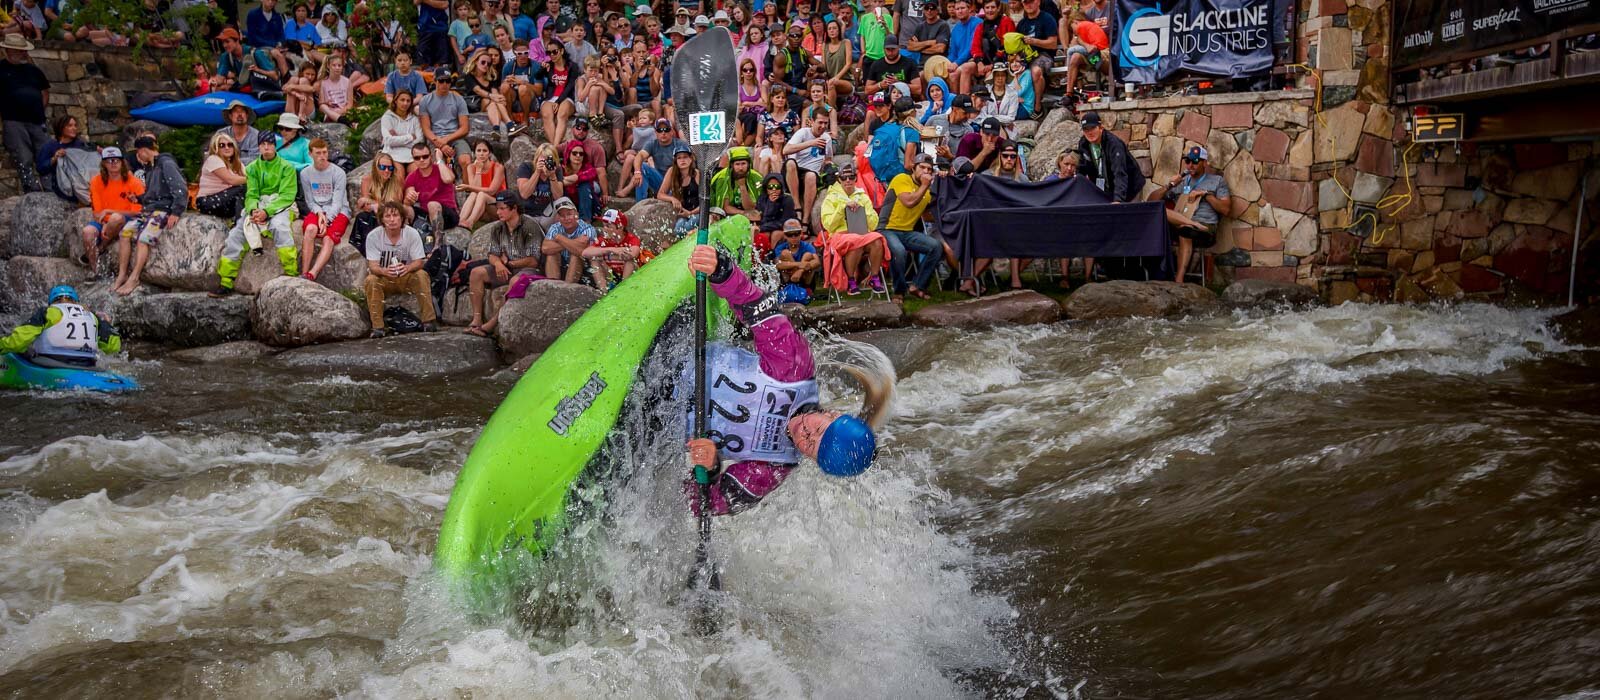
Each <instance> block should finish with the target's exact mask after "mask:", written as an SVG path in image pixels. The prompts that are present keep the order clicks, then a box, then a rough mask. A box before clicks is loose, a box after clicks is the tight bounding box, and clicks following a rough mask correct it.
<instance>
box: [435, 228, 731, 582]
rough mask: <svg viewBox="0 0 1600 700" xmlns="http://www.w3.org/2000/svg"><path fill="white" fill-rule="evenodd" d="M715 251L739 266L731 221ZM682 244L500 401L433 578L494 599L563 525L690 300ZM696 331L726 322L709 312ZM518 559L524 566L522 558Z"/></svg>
mask: <svg viewBox="0 0 1600 700" xmlns="http://www.w3.org/2000/svg"><path fill="white" fill-rule="evenodd" d="M711 241H712V243H713V244H715V245H720V246H722V247H723V248H725V249H727V250H729V251H731V252H733V253H734V254H735V258H734V259H736V260H745V259H748V257H749V254H750V253H749V251H750V248H751V241H750V222H749V220H748V219H746V218H744V217H742V216H736V217H732V218H730V219H726V220H724V221H722V222H719V223H718V225H716V226H713V227H712V230H711ZM693 249H694V240H693V239H691V238H686V239H684V240H682V241H679V242H678V243H677V244H675V245H673V246H672V247H670V248H668V249H667V250H666V251H664V252H662V253H661V255H659V256H657V257H656V258H655V259H654V260H652V261H650V263H649V264H647V265H644V266H643V267H641V268H639V270H638V271H637V272H635V273H634V274H633V275H632V276H631V277H629V278H628V279H626V280H624V281H623V282H622V283H621V284H619V285H617V287H616V288H615V289H612V290H611V291H610V292H609V293H608V294H606V295H605V296H604V297H602V298H601V299H600V301H598V302H596V303H595V305H594V306H593V307H591V308H590V309H589V310H588V312H586V313H585V314H584V315H583V316H582V317H581V318H579V319H578V321H577V322H576V323H573V324H572V326H570V327H569V328H567V330H566V331H565V332H564V333H562V334H561V337H560V338H557V339H556V342H555V343H553V344H551V346H550V347H549V349H547V350H546V351H545V352H544V354H542V355H540V356H539V359H538V361H536V362H534V364H533V366H532V367H529V368H528V371H527V373H526V374H524V375H523V377H522V379H521V380H519V381H518V382H517V384H516V386H515V387H513V388H512V390H511V393H510V394H509V395H507V396H506V399H505V401H503V402H502V403H501V404H500V406H499V408H497V409H496V410H495V412H494V415H493V416H491V417H490V418H489V422H488V424H487V425H485V426H484V429H483V433H482V434H481V435H480V436H479V437H478V441H477V443H476V444H474V445H473V447H472V452H471V453H470V454H469V455H468V456H467V462H466V464H465V465H463V466H462V468H461V473H460V475H459V476H457V477H456V484H455V489H454V490H453V491H452V492H451V494H450V504H449V506H448V507H447V508H446V509H445V514H444V522H443V524H442V525H441V526H440V528H439V543H438V547H437V548H436V549H435V551H434V569H435V571H437V572H439V573H440V574H441V575H442V576H443V577H444V579H445V580H446V581H447V582H449V583H451V584H455V588H456V590H457V591H461V590H462V588H461V586H463V585H464V586H465V587H466V591H465V593H466V595H468V596H469V597H472V598H476V599H478V602H485V601H483V600H482V598H483V597H484V596H488V595H494V593H492V592H491V591H492V590H494V589H495V588H494V587H495V585H496V581H495V580H496V579H498V578H499V577H498V576H495V575H494V574H495V572H497V571H502V570H504V569H506V568H507V566H506V564H505V561H504V560H505V559H506V558H507V557H506V556H505V555H506V554H508V553H516V552H517V551H518V550H522V551H525V552H527V553H530V554H532V555H539V554H540V553H541V552H543V551H545V550H546V549H547V548H548V546H549V545H550V544H551V543H553V542H554V541H555V540H556V539H557V538H559V537H560V536H561V533H562V531H563V530H564V529H565V526H566V525H567V523H566V519H567V512H568V496H569V492H570V491H571V490H572V487H573V484H574V482H575V481H576V480H578V479H579V477H580V476H581V475H582V474H583V472H584V468H585V466H587V465H588V464H590V462H591V460H594V458H595V457H596V456H597V455H598V454H599V452H600V449H601V446H602V445H603V444H604V443H605V440H606V436H607V435H608V434H609V433H610V432H611V429H612V427H613V425H614V424H615V423H616V422H617V418H618V416H619V415H620V414H621V412H622V409H623V401H624V399H626V398H627V396H628V393H629V390H630V389H631V388H632V387H633V384H634V380H635V376H636V374H637V372H638V370H639V366H640V364H641V363H642V362H643V361H644V359H645V356H646V354H647V353H648V352H649V351H650V348H651V346H652V345H653V344H654V342H655V340H656V337H657V335H658V334H659V333H660V332H661V330H662V327H663V325H664V324H666V323H667V321H668V319H669V318H670V317H671V316H672V315H673V313H674V312H675V311H677V310H678V308H679V307H680V306H683V305H684V304H686V303H687V302H689V301H691V300H692V299H693V296H694V275H692V274H691V273H690V272H689V271H688V260H689V253H690V252H691V251H692V250H693ZM708 317H709V318H708V322H709V323H712V324H720V323H723V322H726V321H727V320H728V319H730V318H731V312H730V311H729V310H728V307H727V304H726V302H723V301H721V300H720V299H716V300H715V301H714V302H713V303H712V304H711V310H710V312H709V314H708ZM524 559H526V558H524Z"/></svg>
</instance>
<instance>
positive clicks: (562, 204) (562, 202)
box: [552, 197, 578, 211]
mask: <svg viewBox="0 0 1600 700" xmlns="http://www.w3.org/2000/svg"><path fill="white" fill-rule="evenodd" d="M552 206H554V207H555V210H556V211H561V210H562V209H571V210H573V211H577V210H578V205H576V204H573V203H572V200H571V199H570V198H568V197H562V198H561V199H558V200H556V201H555V202H553V203H552Z"/></svg>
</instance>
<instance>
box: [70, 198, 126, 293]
mask: <svg viewBox="0 0 1600 700" xmlns="http://www.w3.org/2000/svg"><path fill="white" fill-rule="evenodd" d="M93 219H94V212H93V211H91V210H90V209H89V208H88V207H81V208H78V209H73V210H72V212H71V213H70V214H67V232H68V233H67V259H68V260H72V261H77V260H79V259H80V258H82V257H83V256H84V250H83V233H82V232H83V227H84V226H87V225H88V224H89V222H90V221H91V220H93ZM93 272H94V275H95V276H96V277H112V278H114V277H116V276H117V244H116V243H112V244H111V245H108V246H106V248H105V249H104V250H102V251H100V257H99V258H97V259H96V261H95V269H94V270H93Z"/></svg>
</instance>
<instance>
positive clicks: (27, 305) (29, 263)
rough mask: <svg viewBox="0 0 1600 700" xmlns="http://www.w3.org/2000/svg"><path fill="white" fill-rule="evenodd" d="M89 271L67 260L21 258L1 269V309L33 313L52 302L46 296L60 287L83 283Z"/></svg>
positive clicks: (11, 260)
mask: <svg viewBox="0 0 1600 700" xmlns="http://www.w3.org/2000/svg"><path fill="white" fill-rule="evenodd" d="M88 280H89V271H88V270H85V269H83V268H82V267H79V266H78V265H75V264H73V263H72V261H70V260H67V259H66V258H41V257H35V256H31V255H20V256H17V257H14V258H11V259H10V260H7V261H6V264H5V267H4V269H3V270H0V309H14V310H23V311H26V310H29V309H33V308H35V307H39V306H43V305H45V304H46V303H48V300H47V299H45V295H47V294H49V293H50V288H51V287H54V286H56V285H58V284H80V283H83V282H86V281H88Z"/></svg>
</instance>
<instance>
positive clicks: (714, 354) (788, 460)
mask: <svg viewBox="0 0 1600 700" xmlns="http://www.w3.org/2000/svg"><path fill="white" fill-rule="evenodd" d="M689 269H690V270H692V271H694V272H700V273H705V274H706V279H707V281H709V282H710V283H711V289H712V291H714V292H716V294H717V296H720V297H722V298H723V299H726V300H728V304H729V306H731V307H733V312H734V314H735V315H736V316H738V317H739V320H740V321H742V322H743V323H744V324H745V325H746V326H749V328H750V333H751V335H752V336H753V337H754V339H755V352H751V351H749V350H745V349H743V348H738V347H735V346H732V345H729V344H726V343H711V344H710V345H708V346H707V348H706V362H707V367H706V382H707V384H706V398H707V404H708V409H709V410H708V411H707V413H706V428H707V430H706V437H705V438H700V439H696V440H690V441H689V455H690V457H691V463H692V464H702V465H716V464H718V463H719V460H720V463H721V464H723V465H725V466H724V467H723V468H722V469H720V470H715V476H713V477H712V481H711V492H710V494H709V498H710V505H711V512H712V514H714V515H731V514H733V513H738V512H740V511H743V510H746V509H749V508H751V507H753V506H755V505H756V504H757V503H760V502H761V499H762V498H765V497H766V496H767V495H768V494H771V493H772V492H773V491H775V490H777V488H778V487H779V486H781V485H782V484H783V482H784V480H785V479H787V478H789V474H790V473H791V472H792V471H793V470H794V468H795V467H796V466H798V465H799V462H800V457H801V456H802V455H804V456H806V457H809V458H811V459H814V460H816V461H817V466H818V467H821V468H822V471H823V472H824V473H826V474H829V475H831V476H855V475H857V474H860V473H861V472H863V471H866V469H867V467H869V466H871V465H872V460H873V457H874V456H875V455H876V452H877V446H878V438H877V435H876V434H875V431H876V430H877V429H878V428H880V427H882V423H883V421H884V420H885V419H886V418H887V417H888V414H889V401H890V397H891V396H892V395H893V392H894V377H893V376H892V375H890V376H881V375H878V374H875V373H871V372H870V371H869V370H865V369H860V368H856V367H850V366H847V367H846V369H847V370H849V371H850V373H851V374H852V375H853V376H855V378H856V380H857V381H859V382H861V385H862V387H863V389H864V393H865V394H866V398H865V400H864V402H863V405H862V409H861V414H860V416H859V417H857V416H854V415H850V414H848V413H842V412H840V411H832V410H827V409H824V408H822V406H821V405H820V404H819V401H818V392H817V378H816V364H815V360H814V359H813V357H812V355H811V346H810V344H808V343H807V342H806V339H805V337H804V336H802V335H800V332H799V331H797V330H795V327H794V324H792V323H791V322H790V321H789V317H788V316H785V315H784V314H783V312H782V311H780V310H779V309H778V301H777V298H776V297H775V296H774V295H772V294H768V293H765V292H763V291H762V290H761V289H760V288H759V287H757V286H756V285H755V283H753V282H751V281H750V278H749V277H748V276H746V275H745V273H744V271H743V270H740V269H739V267H738V266H737V265H735V264H733V261H732V260H730V259H729V258H728V256H727V255H725V254H723V253H722V252H721V251H718V250H717V249H715V248H713V247H711V246H706V245H702V246H698V247H696V248H695V250H694V253H693V255H691V256H690V258H689ZM698 489H699V486H698V485H697V484H696V483H695V482H694V480H693V479H692V478H691V479H690V480H688V481H687V482H685V490H686V491H687V492H688V494H689V496H690V502H691V503H692V504H693V506H692V507H693V508H694V510H695V513H696V514H698V513H699V509H700V506H699V502H698V499H697V498H696V495H697V494H698Z"/></svg>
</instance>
